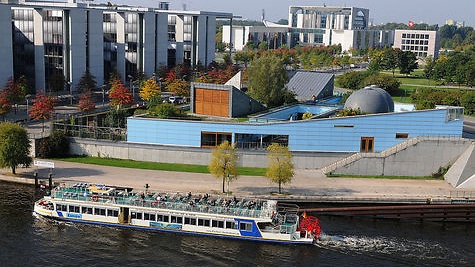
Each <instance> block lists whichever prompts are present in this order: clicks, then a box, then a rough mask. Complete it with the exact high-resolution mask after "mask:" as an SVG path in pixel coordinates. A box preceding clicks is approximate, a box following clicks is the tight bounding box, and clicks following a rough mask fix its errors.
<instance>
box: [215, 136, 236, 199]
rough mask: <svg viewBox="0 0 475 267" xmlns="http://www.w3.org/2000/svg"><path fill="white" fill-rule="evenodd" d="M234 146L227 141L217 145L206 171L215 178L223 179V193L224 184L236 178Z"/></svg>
mask: <svg viewBox="0 0 475 267" xmlns="http://www.w3.org/2000/svg"><path fill="white" fill-rule="evenodd" d="M236 150H237V149H236V146H235V145H232V144H230V143H229V142H228V141H227V140H226V141H224V142H223V143H221V144H220V145H218V147H217V148H216V149H213V151H212V154H213V155H212V158H211V162H210V163H209V165H208V170H209V172H210V173H211V174H213V175H214V176H216V178H218V179H219V178H222V179H223V193H225V191H224V184H225V182H228V184H229V182H231V181H232V180H234V179H236V178H237V176H238V169H237V160H238V155H237V154H236Z"/></svg>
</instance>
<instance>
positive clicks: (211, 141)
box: [201, 132, 232, 147]
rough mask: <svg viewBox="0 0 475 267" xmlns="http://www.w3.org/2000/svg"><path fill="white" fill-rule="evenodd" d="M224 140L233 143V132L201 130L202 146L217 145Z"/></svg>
mask: <svg viewBox="0 0 475 267" xmlns="http://www.w3.org/2000/svg"><path fill="white" fill-rule="evenodd" d="M224 141H228V142H229V143H232V136H231V133H217V132H201V147H217V146H218V145H220V144H221V143H223V142H224Z"/></svg>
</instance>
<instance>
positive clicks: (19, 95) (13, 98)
mask: <svg viewBox="0 0 475 267" xmlns="http://www.w3.org/2000/svg"><path fill="white" fill-rule="evenodd" d="M26 90H27V88H26V87H25V86H23V85H22V84H20V83H18V82H15V81H14V80H13V79H12V78H11V77H10V78H9V79H8V81H7V83H6V84H5V87H4V88H3V92H5V94H6V97H7V99H8V102H9V103H10V105H13V104H19V103H21V102H23V101H24V100H25V95H26V92H27V91H26Z"/></svg>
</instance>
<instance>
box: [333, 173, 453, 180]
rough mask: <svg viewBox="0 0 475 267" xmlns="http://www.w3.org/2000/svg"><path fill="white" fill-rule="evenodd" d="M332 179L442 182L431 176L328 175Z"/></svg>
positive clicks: (441, 178)
mask: <svg viewBox="0 0 475 267" xmlns="http://www.w3.org/2000/svg"><path fill="white" fill-rule="evenodd" d="M327 176H328V177H332V178H370V179H402V180H443V179H444V177H432V176H381V175H374V176H373V175H367V176H366V175H346V174H328V175H327Z"/></svg>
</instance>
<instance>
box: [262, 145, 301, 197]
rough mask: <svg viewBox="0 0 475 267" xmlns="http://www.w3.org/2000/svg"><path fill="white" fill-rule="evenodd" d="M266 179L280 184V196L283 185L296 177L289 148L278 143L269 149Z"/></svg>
mask: <svg viewBox="0 0 475 267" xmlns="http://www.w3.org/2000/svg"><path fill="white" fill-rule="evenodd" d="M267 153H268V154H267V159H268V162H267V171H266V177H267V178H269V179H270V180H271V181H272V182H274V183H277V184H279V194H281V193H282V184H288V183H290V182H291V181H292V177H293V176H294V164H293V163H292V153H290V151H289V148H288V147H286V146H282V145H280V144H277V143H273V144H271V145H270V146H268V147H267Z"/></svg>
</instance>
